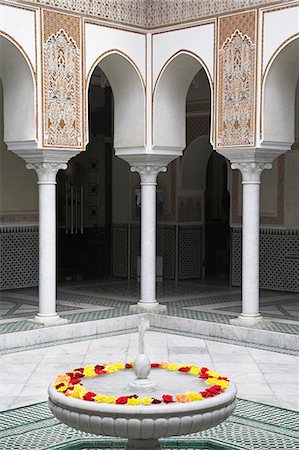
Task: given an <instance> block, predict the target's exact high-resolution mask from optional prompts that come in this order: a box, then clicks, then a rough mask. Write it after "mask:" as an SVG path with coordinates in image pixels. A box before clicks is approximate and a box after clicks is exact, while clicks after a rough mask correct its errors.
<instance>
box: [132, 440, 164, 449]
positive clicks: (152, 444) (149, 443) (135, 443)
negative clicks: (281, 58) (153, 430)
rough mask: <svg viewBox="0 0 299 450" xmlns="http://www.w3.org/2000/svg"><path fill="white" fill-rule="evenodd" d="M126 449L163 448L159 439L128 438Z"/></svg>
mask: <svg viewBox="0 0 299 450" xmlns="http://www.w3.org/2000/svg"><path fill="white" fill-rule="evenodd" d="M126 450H161V446H160V444H159V440H158V439H128V442H127V444H126Z"/></svg>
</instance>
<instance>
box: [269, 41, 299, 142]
mask: <svg viewBox="0 0 299 450" xmlns="http://www.w3.org/2000/svg"><path fill="white" fill-rule="evenodd" d="M298 54H299V35H296V36H295V37H294V36H293V37H291V38H290V39H289V40H287V41H286V42H285V43H284V45H282V46H281V47H280V48H279V49H278V50H277V51H276V52H275V53H274V55H273V56H272V58H271V60H270V61H269V63H268V66H267V68H266V71H265V74H264V79H263V86H262V88H263V94H264V97H263V107H262V114H263V115H262V119H263V120H262V126H263V129H262V132H263V140H264V141H266V142H277V143H286V144H288V145H292V143H293V142H294V139H295V137H294V131H295V127H294V121H295V93H296V86H297V83H298V79H299V59H298Z"/></svg>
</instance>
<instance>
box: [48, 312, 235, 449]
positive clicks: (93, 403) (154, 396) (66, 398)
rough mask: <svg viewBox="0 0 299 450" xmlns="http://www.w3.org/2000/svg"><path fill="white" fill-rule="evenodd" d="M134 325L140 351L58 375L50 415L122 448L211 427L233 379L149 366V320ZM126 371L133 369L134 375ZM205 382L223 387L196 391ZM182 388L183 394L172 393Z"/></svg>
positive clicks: (228, 400)
mask: <svg viewBox="0 0 299 450" xmlns="http://www.w3.org/2000/svg"><path fill="white" fill-rule="evenodd" d="M138 328H139V354H138V355H137V357H136V359H135V361H134V363H128V364H126V366H124V365H122V364H119V363H118V364H112V363H109V364H107V365H104V366H100V365H96V366H87V367H85V368H79V369H75V370H74V371H73V372H68V373H67V374H65V375H60V376H59V377H58V379H57V380H56V382H55V383H54V385H53V384H52V385H51V386H50V387H49V407H50V409H51V411H52V412H53V414H54V416H56V417H57V418H58V419H59V420H60V421H61V422H63V423H65V424H67V425H69V426H70V427H72V428H76V429H78V430H81V431H85V432H87V433H93V434H96V435H104V436H113V437H122V438H127V439H128V442H127V444H126V449H127V450H133V449H135V450H137V449H138V450H144V449H151V450H158V449H160V448H161V447H160V444H159V438H161V437H170V436H179V435H185V434H190V433H195V432H198V431H202V430H205V429H207V428H212V427H214V426H216V425H218V424H220V423H221V422H223V421H224V420H226V419H227V418H228V417H229V416H230V415H231V414H232V412H233V410H234V408H235V403H236V393H237V391H236V387H235V385H234V384H233V383H232V382H230V383H228V382H227V381H226V380H227V379H226V378H225V377H220V376H219V374H217V373H216V372H214V371H209V370H208V369H206V368H202V369H200V368H198V367H197V366H191V365H189V366H177V365H175V364H168V363H159V364H158V363H156V364H151V362H150V360H149V358H148V356H147V355H146V354H145V353H144V335H145V332H146V330H147V329H148V328H149V323H148V321H146V320H144V319H142V320H141V323H140V325H139V327H138ZM152 367H155V368H154V369H153V370H151V368H152ZM128 369H133V371H134V374H135V376H136V378H135V379H133V371H132V370H128ZM165 369H168V370H165ZM184 372H187V375H189V374H191V375H193V376H186V374H184ZM120 373H121V375H122V376H121V377H120V376H119V374H120ZM107 374H110V375H109V376H107ZM198 374H199V376H198ZM95 375H99V376H95ZM194 375H196V376H194ZM217 376H219V377H218V379H217ZM213 377H216V378H213ZM82 378H84V387H83V384H82ZM199 378H202V380H199ZM204 380H205V381H207V382H209V383H211V380H212V381H213V380H216V381H217V383H218V384H219V385H221V386H222V387H223V386H224V387H225V388H223V389H222V388H221V387H220V386H219V385H217V383H216V386H215V385H214V386H212V387H210V388H207V389H205V391H202V392H201V393H199V392H198V391H199V388H198V384H199V383H202V382H203V381H204ZM97 383H98V384H99V387H100V389H101V394H96V393H95V392H92V391H91V389H97ZM182 386H183V388H182ZM86 388H88V390H86ZM182 389H187V392H186V393H185V394H181V395H175V394H177V393H178V392H181V390H182ZM124 390H125V395H123V393H124ZM163 393H164V394H163ZM165 393H167V394H165ZM118 394H120V396H118V398H116V397H115V395H118ZM218 394H219V395H218ZM144 395H146V397H144ZM159 396H160V397H161V398H160V399H158V397H159ZM86 400H89V401H86Z"/></svg>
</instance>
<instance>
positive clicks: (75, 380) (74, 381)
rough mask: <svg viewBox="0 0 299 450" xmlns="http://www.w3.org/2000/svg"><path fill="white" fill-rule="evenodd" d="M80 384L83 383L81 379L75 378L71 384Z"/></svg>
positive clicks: (71, 380)
mask: <svg viewBox="0 0 299 450" xmlns="http://www.w3.org/2000/svg"><path fill="white" fill-rule="evenodd" d="M80 382H81V378H77V377H74V378H71V379H70V384H78V383H80Z"/></svg>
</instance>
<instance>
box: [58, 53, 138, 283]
mask: <svg viewBox="0 0 299 450" xmlns="http://www.w3.org/2000/svg"><path fill="white" fill-rule="evenodd" d="M90 70H91V71H92V73H91V75H90V76H88V82H89V89H88V98H87V105H88V111H87V117H88V126H87V133H88V140H89V143H88V145H87V148H86V151H84V152H82V153H81V154H80V155H78V156H76V157H75V158H74V159H73V160H71V162H70V163H69V167H68V169H67V170H66V171H65V172H64V173H60V174H59V182H58V191H59V200H58V205H59V213H58V235H59V237H60V238H59V241H58V279H59V281H60V282H67V283H68V282H81V281H90V280H103V279H105V280H106V279H107V278H110V276H113V277H115V276H117V277H122V278H123V277H124V278H128V277H129V276H130V275H129V272H130V265H129V252H128V228H129V222H130V219H129V216H130V202H131V199H130V196H131V191H130V183H129V181H128V180H129V177H130V168H129V165H128V164H127V163H125V162H124V161H122V160H121V159H120V158H118V157H116V156H115V155H114V149H115V150H120V149H122V148H134V147H137V148H138V147H142V146H143V145H144V119H143V115H144V89H143V84H142V79H141V76H140V74H139V72H138V69H137V68H136V67H135V66H134V64H133V63H132V61H130V60H129V59H128V58H127V57H126V56H125V55H123V54H121V53H120V52H117V51H113V52H112V53H110V54H108V55H104V56H103V57H99V58H98V59H97V60H96V61H95V63H94V64H93V66H92V67H91V69H90Z"/></svg>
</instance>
